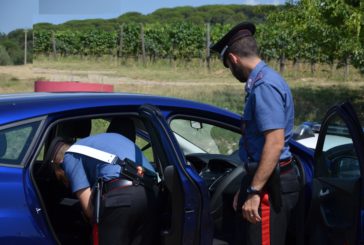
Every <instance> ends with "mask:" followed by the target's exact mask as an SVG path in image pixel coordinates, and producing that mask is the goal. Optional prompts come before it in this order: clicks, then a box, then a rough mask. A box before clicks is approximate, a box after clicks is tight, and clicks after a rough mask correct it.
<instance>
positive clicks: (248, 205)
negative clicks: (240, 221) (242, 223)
mask: <svg viewBox="0 0 364 245" xmlns="http://www.w3.org/2000/svg"><path fill="white" fill-rule="evenodd" d="M259 205H260V196H259V195H256V194H255V195H248V198H247V199H246V201H245V203H244V205H243V207H242V211H243V217H244V219H246V220H247V221H249V222H250V223H252V224H256V223H258V222H260V221H261V220H262V218H261V217H260V215H259V212H258V209H259Z"/></svg>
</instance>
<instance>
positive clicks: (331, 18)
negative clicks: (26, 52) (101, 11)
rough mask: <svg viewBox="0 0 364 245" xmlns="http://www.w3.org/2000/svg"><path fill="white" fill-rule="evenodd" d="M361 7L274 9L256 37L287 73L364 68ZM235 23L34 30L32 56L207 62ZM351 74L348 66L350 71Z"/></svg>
mask: <svg viewBox="0 0 364 245" xmlns="http://www.w3.org/2000/svg"><path fill="white" fill-rule="evenodd" d="M362 8H363V6H360V5H355V1H353V3H350V4H348V3H347V2H345V1H342V0H341V1H340V0H336V1H331V0H302V1H300V2H299V3H297V4H293V5H287V6H285V7H284V8H282V9H280V10H279V11H272V12H270V13H269V14H268V15H267V17H266V20H265V21H264V22H261V23H257V34H256V37H257V40H258V43H259V44H260V52H261V56H262V57H263V58H264V59H265V60H268V61H269V60H273V59H274V60H279V62H280V71H281V72H283V71H284V69H285V65H286V63H287V61H288V60H289V61H291V62H293V63H294V64H297V65H298V64H299V63H301V62H305V63H309V64H311V71H312V73H314V72H315V66H316V64H318V63H321V64H322V63H324V64H329V65H331V66H332V67H333V68H334V67H336V66H338V67H342V66H344V67H349V64H352V65H354V66H355V67H356V68H358V69H359V70H360V71H361V72H364V41H363V40H364V28H363V27H364V21H363V19H364V17H363V11H361V10H362ZM231 27H232V24H230V23H228V24H220V23H211V24H210V23H207V24H196V23H193V22H189V21H177V22H173V23H169V22H167V21H166V22H165V23H161V22H155V23H137V22H123V23H115V24H114V26H113V28H111V29H110V28H108V30H103V29H101V28H97V27H95V28H82V30H78V29H77V28H74V27H73V28H62V29H56V28H55V29H52V28H42V26H39V28H38V27H37V26H36V27H35V28H34V34H33V35H34V40H33V41H34V44H33V45H34V54H35V55H53V56H62V57H63V56H80V57H101V56H105V55H111V56H114V57H117V58H120V59H125V60H127V59H128V58H135V59H139V60H142V61H143V62H146V60H148V61H152V62H153V61H155V60H157V59H169V60H184V61H189V60H191V59H194V58H200V59H202V60H204V61H205V60H206V61H209V59H210V57H211V55H212V56H213V55H214V54H210V53H209V50H208V46H209V45H210V44H211V43H214V42H216V41H217V40H218V39H219V38H220V37H221V36H222V35H224V34H225V33H226V32H227V30H229V29H230V28H231ZM346 72H348V70H347V71H346Z"/></svg>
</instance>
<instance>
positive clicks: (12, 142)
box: [0, 121, 40, 165]
mask: <svg viewBox="0 0 364 245" xmlns="http://www.w3.org/2000/svg"><path fill="white" fill-rule="evenodd" d="M39 124H40V122H39V121H37V122H31V123H26V124H23V125H18V126H14V127H8V128H5V129H2V130H0V163H2V164H12V165H21V163H22V160H23V158H24V156H25V154H26V152H27V150H28V148H29V146H30V144H31V142H32V139H33V137H34V135H35V133H36V131H37V129H38V127H39Z"/></svg>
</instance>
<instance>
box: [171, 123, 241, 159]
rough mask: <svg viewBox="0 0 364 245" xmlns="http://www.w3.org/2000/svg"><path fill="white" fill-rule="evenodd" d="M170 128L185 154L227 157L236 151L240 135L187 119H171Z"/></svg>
mask: <svg viewBox="0 0 364 245" xmlns="http://www.w3.org/2000/svg"><path fill="white" fill-rule="evenodd" d="M170 127H171V129H172V131H173V132H174V134H175V136H176V139H177V141H178V143H179V144H180V146H181V148H182V150H183V152H184V153H185V154H191V153H211V154H224V155H228V154H231V153H233V152H234V151H236V150H237V149H238V142H239V139H240V137H241V135H240V134H238V133H236V132H234V131H231V130H228V129H225V128H222V127H219V126H216V125H213V124H210V123H206V122H199V121H195V120H187V119H179V118H178V119H173V120H172V121H171V123H170Z"/></svg>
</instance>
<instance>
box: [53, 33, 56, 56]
mask: <svg viewBox="0 0 364 245" xmlns="http://www.w3.org/2000/svg"><path fill="white" fill-rule="evenodd" d="M52 47H53V57H56V55H57V46H56V37H55V35H54V31H52Z"/></svg>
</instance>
